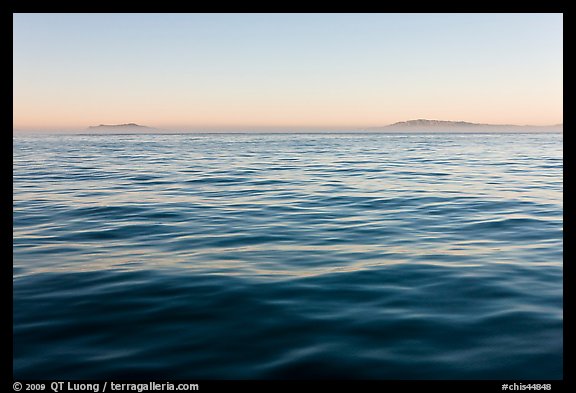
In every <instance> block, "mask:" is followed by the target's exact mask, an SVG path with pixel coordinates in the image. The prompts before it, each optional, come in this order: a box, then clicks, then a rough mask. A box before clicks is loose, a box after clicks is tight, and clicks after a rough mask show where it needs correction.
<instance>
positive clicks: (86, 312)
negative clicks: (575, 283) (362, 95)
mask: <svg viewBox="0 0 576 393" xmlns="http://www.w3.org/2000/svg"><path fill="white" fill-rule="evenodd" d="M562 140H563V137H562V135H559V134H555V135H543V134H541V135H536V134H533V135H528V134H524V135H504V134H502V135H446V134H444V135H369V134H364V135H363V134H348V135H344V134H342V135H289V134H283V135H257V134H246V135H100V136H97V135H84V136H82V135H75V136H66V135H51V136H15V137H14V139H13V154H14V158H13V175H14V183H13V199H14V205H13V228H14V229H13V237H14V243H13V255H14V257H13V266H14V274H13V284H14V314H13V316H14V377H15V378H17V379H20V378H50V379H67V378H106V379H108V380H110V379H122V378H145V379H150V378H174V379H176V378H189V379H203V378H210V379H278V378H283V379H284V378H298V379H301V378H350V379H521V378H522V379H560V378H562V372H563V370H562V356H563V352H562V252H563V243H562V225H563V218H562V214H563V207H562V192H563V177H562V163H563V153H562Z"/></svg>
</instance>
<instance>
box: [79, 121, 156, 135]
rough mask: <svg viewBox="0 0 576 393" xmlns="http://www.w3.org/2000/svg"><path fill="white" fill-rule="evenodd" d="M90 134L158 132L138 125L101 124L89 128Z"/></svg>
mask: <svg viewBox="0 0 576 393" xmlns="http://www.w3.org/2000/svg"><path fill="white" fill-rule="evenodd" d="M88 131H90V132H118V133H125V132H153V131H156V129H155V128H152V127H147V126H141V125H139V124H136V123H126V124H100V125H98V126H90V127H88Z"/></svg>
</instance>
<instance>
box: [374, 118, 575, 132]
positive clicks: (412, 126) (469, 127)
mask: <svg viewBox="0 0 576 393" xmlns="http://www.w3.org/2000/svg"><path fill="white" fill-rule="evenodd" d="M563 129H564V125H563V124H554V125H550V126H531V125H524V126H520V125H513V124H482V123H469V122H466V121H447V120H428V119H417V120H408V121H401V122H398V123H394V124H390V125H387V126H383V127H373V128H369V129H367V130H366V131H371V132H562V131H563Z"/></svg>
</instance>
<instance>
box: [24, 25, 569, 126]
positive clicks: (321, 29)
mask: <svg viewBox="0 0 576 393" xmlns="http://www.w3.org/2000/svg"><path fill="white" fill-rule="evenodd" d="M13 20H14V27H13V128H14V129H18V130H55V129H85V128H86V127H88V126H90V125H98V124H121V123H138V124H142V125H146V126H151V127H158V128H164V129H179V130H196V131H201V130H208V131H218V130H223V131H229V130H250V129H254V130H258V129H269V130H286V129H294V130H296V129H357V128H368V127H378V126H384V125H387V124H391V123H395V122H399V121H405V120H410V119H420V118H425V119H438V120H460V121H469V122H476V123H493V124H521V125H523V124H530V125H551V124H558V123H562V122H563V120H562V116H563V111H562V106H563V38H562V35H563V16H562V14H14V16H13Z"/></svg>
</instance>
